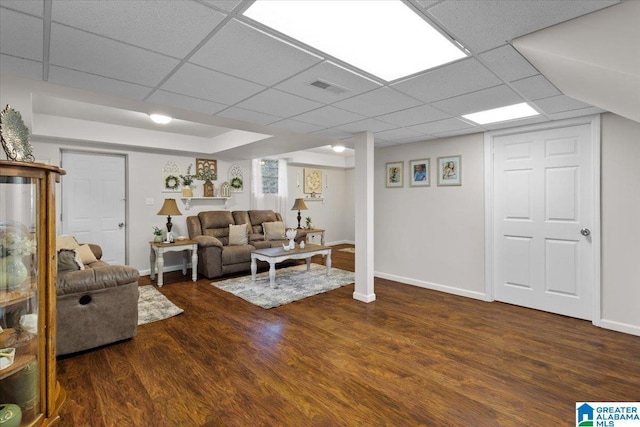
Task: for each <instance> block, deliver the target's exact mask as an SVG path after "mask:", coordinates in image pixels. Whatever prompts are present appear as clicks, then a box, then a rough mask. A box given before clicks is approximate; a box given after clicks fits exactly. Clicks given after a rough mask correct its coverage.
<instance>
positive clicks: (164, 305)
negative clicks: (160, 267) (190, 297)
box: [138, 285, 184, 325]
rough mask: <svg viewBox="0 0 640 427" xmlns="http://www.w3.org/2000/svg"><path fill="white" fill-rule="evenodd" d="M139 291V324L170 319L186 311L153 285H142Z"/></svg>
mask: <svg viewBox="0 0 640 427" xmlns="http://www.w3.org/2000/svg"><path fill="white" fill-rule="evenodd" d="M138 291H139V292H140V297H139V298H138V325H144V324H145V323H151V322H157V321H158V320H164V319H168V318H169V317H173V316H176V315H178V314H180V313H182V312H183V311H184V310H183V309H181V308H180V307H178V306H176V305H175V304H174V303H172V302H171V301H169V299H168V298H167V297H165V296H164V295H162V294H161V293H160V291H158V290H157V289H156V288H154V287H153V286H151V285H147V286H140V287H139V288H138Z"/></svg>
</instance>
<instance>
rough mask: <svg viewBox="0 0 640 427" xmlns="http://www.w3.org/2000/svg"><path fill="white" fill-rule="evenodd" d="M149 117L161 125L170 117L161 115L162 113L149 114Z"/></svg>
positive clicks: (168, 120)
mask: <svg viewBox="0 0 640 427" xmlns="http://www.w3.org/2000/svg"><path fill="white" fill-rule="evenodd" d="M149 117H150V118H151V120H153V121H154V122H155V123H158V124H161V125H166V124H167V123H169V122H170V121H171V117H169V116H163V115H162V114H149Z"/></svg>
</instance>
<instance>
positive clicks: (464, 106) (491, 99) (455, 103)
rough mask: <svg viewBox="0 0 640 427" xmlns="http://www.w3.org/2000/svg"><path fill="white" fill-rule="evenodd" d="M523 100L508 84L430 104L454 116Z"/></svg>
mask: <svg viewBox="0 0 640 427" xmlns="http://www.w3.org/2000/svg"><path fill="white" fill-rule="evenodd" d="M524 101H525V100H524V99H523V98H522V97H521V96H519V95H518V94H517V93H515V92H514V91H513V90H511V88H509V86H507V85H501V86H495V87H492V88H489V89H484V90H479V91H477V92H472V93H467V94H465V95H460V96H456V97H455V98H449V99H445V100H442V101H438V102H434V103H433V104H432V105H433V106H434V107H436V108H438V109H440V110H443V111H446V112H448V113H450V114H452V115H454V116H461V115H463V114H468V113H477V112H479V111H484V110H490V109H493V108H498V107H505V106H507V105H513V104H519V103H521V102H524Z"/></svg>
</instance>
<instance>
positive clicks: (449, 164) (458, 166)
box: [437, 156, 462, 186]
mask: <svg viewBox="0 0 640 427" xmlns="http://www.w3.org/2000/svg"><path fill="white" fill-rule="evenodd" d="M437 172H438V185H439V186H447V185H462V156H448V157H438V171H437Z"/></svg>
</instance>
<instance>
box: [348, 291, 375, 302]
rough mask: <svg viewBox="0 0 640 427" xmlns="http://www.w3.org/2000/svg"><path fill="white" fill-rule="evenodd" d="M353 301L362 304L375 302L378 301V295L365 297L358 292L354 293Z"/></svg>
mask: <svg viewBox="0 0 640 427" xmlns="http://www.w3.org/2000/svg"><path fill="white" fill-rule="evenodd" d="M353 299H355V300H358V301H361V302H374V301H375V300H376V294H369V295H365V294H361V293H358V292H354V293H353Z"/></svg>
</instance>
